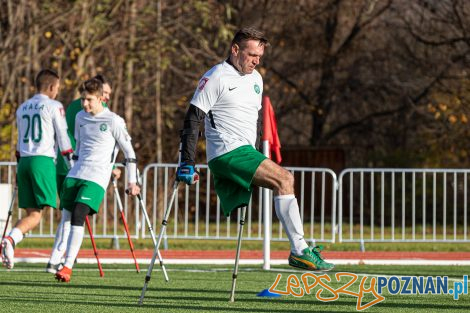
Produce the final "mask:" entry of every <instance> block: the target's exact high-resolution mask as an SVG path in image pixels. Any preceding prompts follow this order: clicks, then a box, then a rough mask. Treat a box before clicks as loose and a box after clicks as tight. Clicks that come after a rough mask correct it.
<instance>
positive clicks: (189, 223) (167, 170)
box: [140, 163, 336, 242]
mask: <svg viewBox="0 0 470 313" xmlns="http://www.w3.org/2000/svg"><path fill="white" fill-rule="evenodd" d="M176 167H177V165H176V164H156V163H155V164H149V165H147V166H146V167H145V169H144V170H143V172H142V176H143V199H144V202H145V203H146V206H147V211H148V214H149V217H150V219H151V222H152V227H153V228H154V229H155V228H156V227H157V226H158V225H159V224H160V223H161V218H162V216H163V212H164V210H165V209H166V208H167V205H168V195H169V194H170V193H171V190H169V188H170V186H171V185H172V182H173V180H174V174H175V172H176ZM197 170H198V171H199V172H200V181H199V182H198V183H196V184H195V185H194V186H191V187H189V186H186V185H184V184H180V185H179V189H178V194H177V199H178V201H175V204H174V207H173V208H172V213H171V215H170V219H169V224H168V226H167V233H166V238H172V239H174V238H187V239H224V240H235V239H237V232H238V227H239V223H238V221H239V219H240V210H238V212H234V213H232V215H231V216H229V217H225V216H224V215H223V214H221V212H222V211H221V208H220V201H219V199H218V197H217V195H216V194H215V191H214V188H213V181H212V177H211V175H210V169H209V168H208V166H207V165H200V166H197ZM287 170H289V171H291V172H292V173H293V174H294V177H296V181H297V184H298V186H299V188H298V192H297V195H298V199H299V208H300V212H301V217H302V220H303V221H304V222H308V223H309V227H306V230H308V232H307V234H306V238H310V239H311V240H312V241H313V240H314V238H315V240H317V241H332V242H334V240H335V233H334V227H328V228H326V227H325V222H328V224H329V225H334V224H335V218H336V210H335V209H334V208H335V206H336V175H335V173H334V172H333V171H331V170H329V169H320V168H300V167H287ZM261 190H262V188H255V190H254V192H253V196H252V198H251V201H250V203H249V205H248V209H247V219H246V224H245V225H246V227H245V229H246V232H245V233H244V239H246V240H263V227H264V224H263V223H264V222H263V214H262V209H261V208H262V196H261V194H262V191H261ZM268 203H269V204H270V205H269V208H268V210H269V212H270V213H271V214H270V226H271V229H273V232H272V238H271V240H274V241H285V240H287V237H286V236H285V235H283V230H282V226H281V225H280V223H279V221H278V220H277V218H275V219H274V220H273V214H272V211H273V209H272V204H273V197H272V192H270V193H269V201H268ZM141 220H142V221H143V217H141ZM234 224H235V225H234ZM140 231H141V233H140V237H141V238H147V237H148V234H147V232H146V228H145V227H141V230H140Z"/></svg>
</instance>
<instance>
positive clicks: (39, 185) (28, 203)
mask: <svg viewBox="0 0 470 313" xmlns="http://www.w3.org/2000/svg"><path fill="white" fill-rule="evenodd" d="M51 177H54V178H55V164H54V159H53V158H51V157H47V156H31V157H21V158H20V162H19V164H18V173H17V180H18V205H19V207H20V208H25V209H26V208H28V209H33V208H34V209H42V208H43V207H44V206H50V207H53V208H55V207H56V205H57V200H56V197H57V187H56V182H55V180H53V179H51Z"/></svg>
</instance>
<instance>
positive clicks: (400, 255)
mask: <svg viewBox="0 0 470 313" xmlns="http://www.w3.org/2000/svg"><path fill="white" fill-rule="evenodd" d="M50 252H51V250H50V249H22V248H17V249H15V257H23V258H28V257H49V255H50ZM160 252H161V254H162V257H163V258H164V259H234V258H235V250H233V251H231V250H160ZM98 253H99V257H100V258H103V259H106V258H113V259H116V258H117V259H120V258H122V259H128V258H132V255H131V253H130V250H110V249H106V250H98ZM135 254H136V257H137V258H145V259H151V258H152V255H153V250H136V251H135ZM322 255H323V256H324V257H325V258H326V259H328V260H330V261H333V260H335V259H342V260H348V259H350V260H355V259H359V260H404V259H407V260H410V259H411V260H413V259H414V260H442V261H445V260H465V261H468V260H470V252H414V251H411V252H393V251H385V252H382V251H381V252H375V251H366V252H359V251H350V252H344V251H341V252H338V251H326V252H322ZM94 256H95V255H94V253H93V250H91V249H85V250H84V249H82V250H80V252H79V254H78V257H79V258H94ZM288 256H289V251H271V259H273V260H275V259H287V257H288ZM240 258H241V259H263V252H262V251H248V250H245V251H244V250H242V251H241V253H240Z"/></svg>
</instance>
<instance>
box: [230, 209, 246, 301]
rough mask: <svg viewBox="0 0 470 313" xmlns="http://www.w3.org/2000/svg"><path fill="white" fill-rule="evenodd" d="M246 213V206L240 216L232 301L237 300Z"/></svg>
mask: <svg viewBox="0 0 470 313" xmlns="http://www.w3.org/2000/svg"><path fill="white" fill-rule="evenodd" d="M245 214H246V206H244V207H243V208H242V216H241V217H240V229H239V230H238V243H237V254H236V256H235V267H234V269H233V275H232V291H231V293H230V302H234V301H235V286H236V284H237V275H238V261H239V260H240V248H241V245H242V234H243V225H245Z"/></svg>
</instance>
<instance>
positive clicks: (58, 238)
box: [49, 209, 72, 264]
mask: <svg viewBox="0 0 470 313" xmlns="http://www.w3.org/2000/svg"><path fill="white" fill-rule="evenodd" d="M71 218H72V212H70V211H69V210H66V209H62V218H61V219H60V223H59V225H58V226H57V231H56V234H55V239H54V245H53V246H52V253H51V258H50V259H49V263H51V264H59V263H60V260H61V259H62V257H63V256H64V253H65V249H67V241H68V238H69V234H70V219H71Z"/></svg>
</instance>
